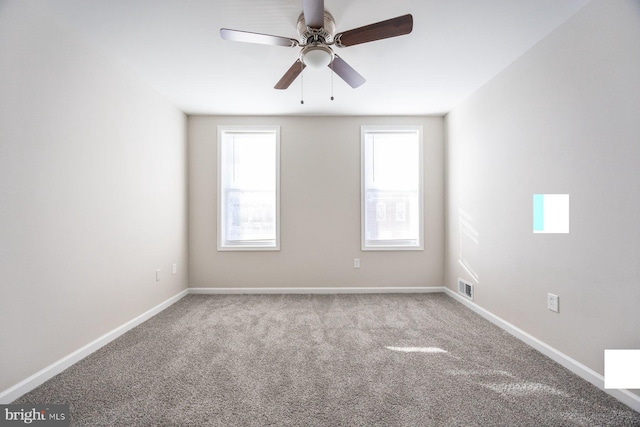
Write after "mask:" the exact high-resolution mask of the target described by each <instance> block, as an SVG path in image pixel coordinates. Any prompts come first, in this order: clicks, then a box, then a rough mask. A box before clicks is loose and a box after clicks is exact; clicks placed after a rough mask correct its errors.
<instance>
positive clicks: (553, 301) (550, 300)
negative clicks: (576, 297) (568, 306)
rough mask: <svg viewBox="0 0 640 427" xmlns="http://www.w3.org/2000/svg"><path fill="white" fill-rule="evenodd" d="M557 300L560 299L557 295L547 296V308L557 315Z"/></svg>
mask: <svg viewBox="0 0 640 427" xmlns="http://www.w3.org/2000/svg"><path fill="white" fill-rule="evenodd" d="M559 299H560V298H559V297H558V295H554V294H547V308H548V309H549V310H551V311H555V312H556V313H559V312H560V310H559V302H560V301H559Z"/></svg>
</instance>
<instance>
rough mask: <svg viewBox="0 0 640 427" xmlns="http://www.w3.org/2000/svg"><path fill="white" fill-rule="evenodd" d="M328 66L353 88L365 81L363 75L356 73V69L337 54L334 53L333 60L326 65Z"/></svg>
mask: <svg viewBox="0 0 640 427" xmlns="http://www.w3.org/2000/svg"><path fill="white" fill-rule="evenodd" d="M328 67H329V68H331V69H332V70H333V72H334V73H336V74H337V75H339V76H340V78H342V80H344V81H345V82H347V84H348V85H349V86H351V87H352V88H354V89H355V88H357V87H360V86H362V85H363V84H364V82H366V80H365V78H364V77H362V76H361V75H360V74H358V72H357V71H356V70H354V69H353V68H351V65H349V64H347V63H346V62H345V61H344V59H342V58H340V57H339V56H338V55H335V57H334V58H333V61H332V62H331V64H329V65H328Z"/></svg>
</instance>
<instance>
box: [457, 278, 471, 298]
mask: <svg viewBox="0 0 640 427" xmlns="http://www.w3.org/2000/svg"><path fill="white" fill-rule="evenodd" d="M458 293H460V294H462V295H464V296H465V297H467V298H469V299H470V300H471V301H473V284H471V283H469V282H467V281H464V280H462V279H460V278H458Z"/></svg>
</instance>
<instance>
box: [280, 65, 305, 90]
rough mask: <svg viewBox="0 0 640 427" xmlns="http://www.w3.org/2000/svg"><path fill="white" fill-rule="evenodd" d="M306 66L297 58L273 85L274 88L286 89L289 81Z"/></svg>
mask: <svg viewBox="0 0 640 427" xmlns="http://www.w3.org/2000/svg"><path fill="white" fill-rule="evenodd" d="M305 67H306V65H304V64H303V63H302V61H300V60H299V59H298V60H297V61H296V62H294V63H293V65H292V66H291V67H290V68H289V69H288V70H287V72H286V73H284V76H282V78H281V79H280V81H279V82H278V83H276V85H275V86H274V87H273V88H274V89H286V88H288V87H289V86H291V83H293V81H294V80H295V79H296V78H297V77H298V75H300V73H301V72H302V70H303V69H304V68H305Z"/></svg>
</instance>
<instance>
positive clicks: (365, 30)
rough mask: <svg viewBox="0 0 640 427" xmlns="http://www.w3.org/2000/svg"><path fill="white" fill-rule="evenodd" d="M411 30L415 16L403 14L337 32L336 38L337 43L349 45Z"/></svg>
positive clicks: (394, 35) (399, 34)
mask: <svg viewBox="0 0 640 427" xmlns="http://www.w3.org/2000/svg"><path fill="white" fill-rule="evenodd" d="M411 30H413V16H411V15H403V16H398V17H397V18H391V19H387V20H386V21H380V22H376V23H375V24H370V25H365V26H364V27H360V28H354V29H353V30H349V31H345V32H343V33H339V34H336V36H335V37H334V38H335V40H336V45H338V46H340V47H347V46H353V45H356V44H361V43H367V42H372V41H375V40H382V39H388V38H390V37H396V36H402V35H405V34H409V33H410V32H411Z"/></svg>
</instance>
